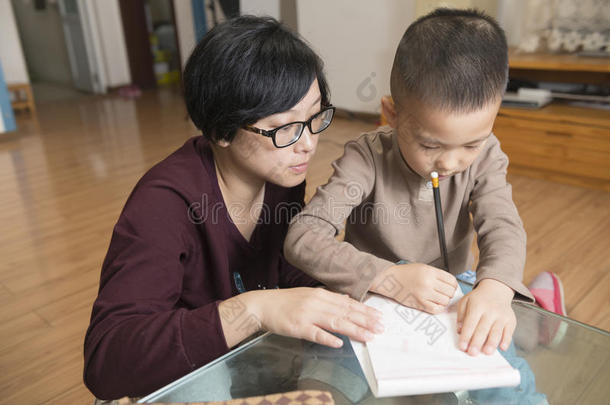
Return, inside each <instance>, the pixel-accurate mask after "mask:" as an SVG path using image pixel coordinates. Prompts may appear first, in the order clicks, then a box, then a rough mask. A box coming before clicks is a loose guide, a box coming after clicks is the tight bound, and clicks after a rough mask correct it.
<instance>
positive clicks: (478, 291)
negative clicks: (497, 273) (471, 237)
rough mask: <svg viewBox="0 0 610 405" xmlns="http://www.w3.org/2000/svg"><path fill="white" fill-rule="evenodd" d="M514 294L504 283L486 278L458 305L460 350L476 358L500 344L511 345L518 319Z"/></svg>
mask: <svg viewBox="0 0 610 405" xmlns="http://www.w3.org/2000/svg"><path fill="white" fill-rule="evenodd" d="M514 294H515V293H514V291H513V290H512V289H511V288H510V287H508V286H506V285H505V284H503V283H501V282H499V281H496V280H493V279H484V280H482V281H481V282H480V283H479V284H478V285H477V287H476V288H475V289H474V290H472V291H471V292H469V293H468V294H466V295H465V296H464V297H463V298H462V299H461V300H460V302H459V304H458V314H457V322H458V330H457V332H458V333H459V334H460V337H459V342H458V347H459V348H460V350H463V351H465V352H467V353H468V354H470V355H471V356H476V355H477V354H479V352H480V351H483V352H484V353H485V354H492V353H493V352H494V350H496V348H497V347H498V344H499V345H500V348H501V349H502V350H506V349H508V345H509V344H510V341H511V339H512V336H513V332H514V331H515V326H516V325H517V319H516V317H515V313H514V312H513V309H512V307H511V301H512V299H513V296H514Z"/></svg>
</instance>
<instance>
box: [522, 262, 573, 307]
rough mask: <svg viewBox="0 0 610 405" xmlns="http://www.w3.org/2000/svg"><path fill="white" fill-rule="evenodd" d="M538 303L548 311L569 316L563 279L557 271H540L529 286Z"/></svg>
mask: <svg viewBox="0 0 610 405" xmlns="http://www.w3.org/2000/svg"><path fill="white" fill-rule="evenodd" d="M528 288H529V290H530V291H531V292H532V295H533V296H534V298H535V299H536V303H537V304H538V305H540V306H541V307H542V308H544V309H546V310H547V311H551V312H554V313H556V314H559V315H563V316H567V314H568V313H567V311H566V306H565V301H564V297H563V286H562V285H561V280H559V277H558V276H557V275H556V274H555V273H551V272H549V271H545V272H543V273H540V274H538V275H537V276H536V278H534V280H533V281H532V282H531V283H530V285H529V286H528Z"/></svg>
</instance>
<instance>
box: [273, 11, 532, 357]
mask: <svg viewBox="0 0 610 405" xmlns="http://www.w3.org/2000/svg"><path fill="white" fill-rule="evenodd" d="M507 77H508V52H507V45H506V38H505V36H504V33H503V31H502V29H501V28H500V27H499V26H498V24H497V23H496V22H495V21H494V20H493V19H492V18H490V17H488V16H486V15H484V14H482V13H480V12H478V11H472V10H467V11H465V10H449V9H438V10H435V11H434V12H432V13H430V14H428V15H426V16H424V17H422V18H420V19H418V20H417V21H415V22H414V23H413V24H412V25H411V26H410V27H409V28H408V29H407V31H406V32H405V34H404V36H403V37H402V40H401V42H400V44H399V46H398V50H397V51H396V57H395V59H394V65H393V68H392V74H391V93H392V99H393V101H392V100H391V99H389V98H384V99H383V100H382V110H383V113H384V115H385V117H386V118H387V120H388V123H389V127H381V128H378V129H377V130H376V131H374V132H372V133H367V134H364V135H362V136H361V137H360V138H358V139H357V140H355V141H351V142H348V143H347V144H346V146H345V153H344V155H343V156H342V157H341V158H340V159H338V160H337V161H336V162H334V163H333V167H334V169H335V171H334V174H333V175H332V177H331V178H330V180H329V181H328V183H327V184H326V185H324V186H322V187H320V188H319V189H318V191H317V193H316V195H315V196H314V197H313V198H312V200H311V202H310V203H309V204H308V205H307V206H306V208H305V209H304V210H303V211H302V212H301V213H300V214H299V215H298V216H296V217H295V218H294V219H293V221H292V224H291V227H290V230H289V233H288V235H287V237H286V240H285V244H284V253H285V255H286V258H287V259H288V261H289V262H291V263H292V264H294V265H295V266H297V267H299V268H301V269H302V270H304V271H305V272H306V273H308V274H309V275H311V276H313V277H314V278H317V279H318V280H320V281H322V282H323V283H325V284H326V285H327V286H328V287H329V288H331V289H333V290H336V291H339V292H342V293H347V294H349V295H351V296H352V297H354V298H356V299H362V298H363V297H364V296H365V294H366V292H368V291H372V292H375V293H379V294H383V295H385V296H387V297H390V298H392V299H395V300H396V301H398V302H400V303H402V304H405V305H408V306H411V307H415V308H418V309H421V310H424V311H427V312H430V313H438V312H440V311H442V310H444V309H445V308H446V306H447V305H448V303H449V300H450V298H451V297H452V296H453V295H454V292H455V289H456V288H457V282H456V279H455V276H454V275H453V274H459V273H461V272H463V271H465V270H467V269H469V268H471V266H472V265H473V258H472V254H471V250H470V248H471V244H472V238H473V237H474V231H476V234H477V237H478V239H477V241H478V246H479V249H480V258H479V263H478V266H477V271H476V273H477V280H476V283H475V288H474V289H473V290H472V292H470V293H468V294H467V295H466V296H464V298H463V299H462V300H461V301H460V302H459V304H458V333H459V334H460V339H459V342H458V346H459V347H460V348H461V349H462V350H464V351H466V352H467V353H469V354H470V355H477V354H478V353H479V352H480V351H482V352H484V353H486V354H491V353H493V351H494V350H495V349H496V348H497V347H498V345H499V346H500V348H501V349H503V350H506V349H507V348H508V345H509V343H510V341H511V338H512V335H513V331H514V329H515V324H516V319H515V315H514V313H513V311H512V308H511V300H512V299H513V298H519V299H525V300H528V301H533V297H532V295H531V293H530V292H529V290H528V289H527V288H526V287H525V286H524V285H523V284H522V275H523V267H524V262H525V242H526V236H525V231H524V229H523V225H522V222H521V219H520V218H519V214H518V212H517V209H516V207H515V205H514V203H513V201H512V194H511V187H510V185H509V184H508V183H507V181H506V170H507V166H508V159H507V157H506V155H505V154H504V153H503V152H502V150H501V149H500V144H499V142H498V140H497V139H496V137H495V136H494V135H493V134H492V132H491V131H492V127H493V123H494V119H495V117H496V115H497V113H498V109H499V108H500V103H501V98H502V94H503V92H504V89H505V87H506V82H507ZM433 171H436V172H438V173H439V176H440V192H441V195H442V202H443V215H444V220H445V233H446V235H447V249H448V252H449V255H448V256H449V267H450V269H448V270H450V273H448V272H446V271H444V270H441V269H440V266H442V258H441V256H440V250H439V246H438V238H437V230H436V222H435V221H436V218H435V211H434V201H433V196H432V190H431V185H430V183H429V180H430V173H431V172H433ZM471 215H472V220H471ZM344 222H346V225H345V239H344V241H343V242H340V241H338V240H336V239H335V236H336V235H337V234H338V233H339V232H341V230H342V229H343V226H344ZM399 260H406V261H407V264H396V263H397V261H399Z"/></svg>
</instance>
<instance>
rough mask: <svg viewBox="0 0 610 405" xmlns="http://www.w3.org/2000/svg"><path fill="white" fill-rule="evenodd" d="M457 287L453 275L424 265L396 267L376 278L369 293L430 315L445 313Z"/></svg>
mask: <svg viewBox="0 0 610 405" xmlns="http://www.w3.org/2000/svg"><path fill="white" fill-rule="evenodd" d="M457 287H458V283H457V279H456V278H455V276H453V275H452V274H450V273H448V272H446V271H444V270H441V269H438V268H436V267H432V266H429V265H427V264H423V263H407V264H396V265H394V266H392V267H389V268H388V269H387V270H385V271H383V272H382V273H380V274H379V275H377V277H375V279H374V281H373V284H372V287H371V289H370V291H372V292H374V293H377V294H381V295H384V296H386V297H388V298H392V299H393V300H395V301H397V302H399V303H400V304H402V305H404V306H407V307H411V308H415V309H419V310H421V311H425V312H428V313H431V314H438V313H440V312H442V311H444V310H445V309H446V308H447V305H449V301H450V300H451V298H453V295H454V294H455V289H456V288H457Z"/></svg>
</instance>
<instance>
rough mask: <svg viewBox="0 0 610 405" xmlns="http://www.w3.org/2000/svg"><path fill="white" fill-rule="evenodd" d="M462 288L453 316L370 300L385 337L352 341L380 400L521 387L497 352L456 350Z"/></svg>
mask: <svg viewBox="0 0 610 405" xmlns="http://www.w3.org/2000/svg"><path fill="white" fill-rule="evenodd" d="M462 296H463V294H462V291H461V290H460V289H459V288H458V289H457V290H456V293H455V295H454V297H453V298H452V299H451V303H450V305H449V307H448V310H447V311H445V312H443V313H440V314H437V315H431V314H428V313H425V312H422V311H418V310H416V309H413V308H408V307H405V306H403V305H400V304H398V303H396V302H395V301H392V300H390V299H388V298H385V297H382V296H379V295H370V296H369V297H368V298H367V299H366V300H365V301H364V303H365V304H367V305H369V306H372V307H374V308H377V309H378V310H380V311H381V312H383V320H382V322H383V325H384V326H385V332H384V333H382V334H380V335H376V336H375V339H374V340H372V341H371V342H368V343H365V344H363V343H360V342H356V341H354V340H352V341H351V343H352V347H353V349H354V352H355V354H356V357H357V358H358V361H359V362H360V366H361V367H362V371H363V372H364V375H365V376H366V379H367V381H368V383H369V387H370V388H371V391H372V392H373V395H375V396H376V397H389V396H399V395H419V394H432V393H438V392H454V391H463V390H475V389H482V388H492V387H512V386H517V385H519V383H520V375H519V371H517V370H516V369H514V368H512V367H511V366H510V364H508V362H507V361H506V359H504V357H502V356H501V355H500V353H498V351H497V350H496V351H495V352H494V353H493V354H492V355H489V356H488V355H486V354H483V353H481V354H479V355H478V356H476V357H472V356H469V355H468V354H466V353H464V352H463V351H461V350H459V349H458V347H457V342H458V335H457V329H456V327H457V325H456V324H457V312H456V309H457V306H456V305H454V304H455V303H457V302H458V301H459V299H460V298H461V297H462Z"/></svg>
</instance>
